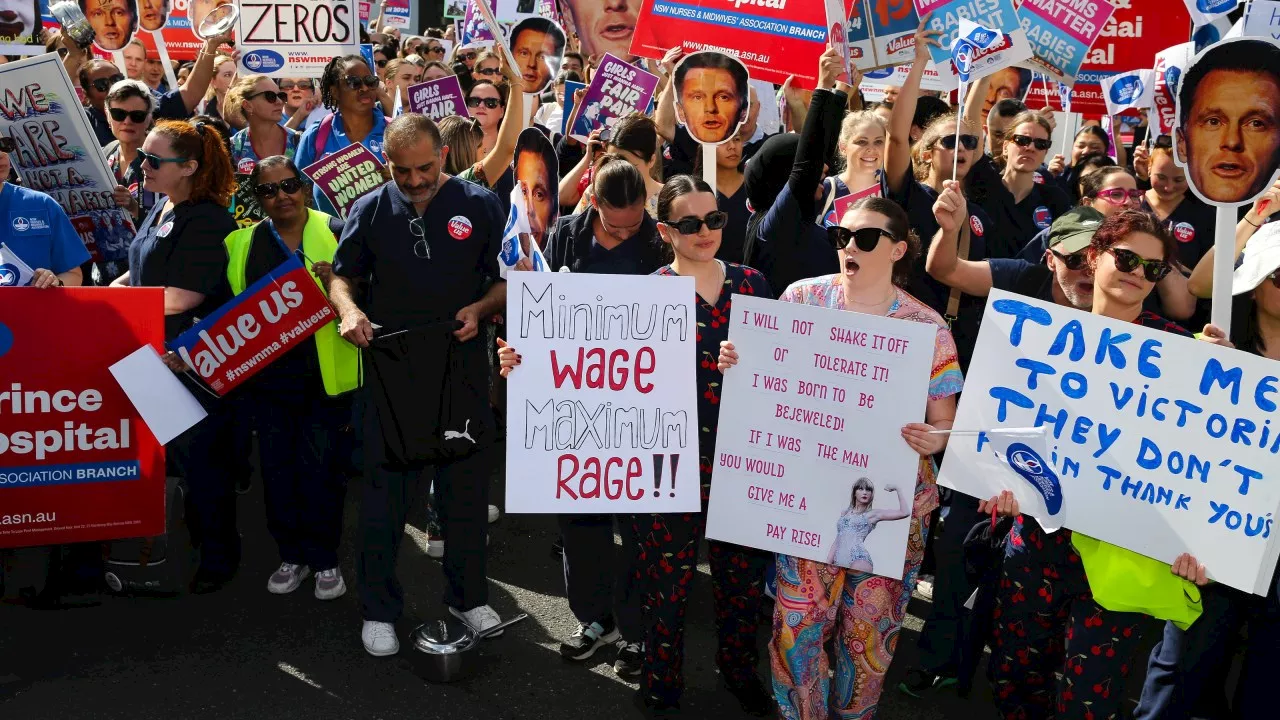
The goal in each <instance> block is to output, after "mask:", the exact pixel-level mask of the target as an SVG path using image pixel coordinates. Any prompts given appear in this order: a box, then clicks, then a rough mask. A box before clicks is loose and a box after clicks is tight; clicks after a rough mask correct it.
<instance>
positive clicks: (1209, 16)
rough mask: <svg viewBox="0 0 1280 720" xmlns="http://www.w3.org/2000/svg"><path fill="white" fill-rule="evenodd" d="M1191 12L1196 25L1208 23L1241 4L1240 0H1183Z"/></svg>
mask: <svg viewBox="0 0 1280 720" xmlns="http://www.w3.org/2000/svg"><path fill="white" fill-rule="evenodd" d="M1182 1H1183V2H1184V3H1186V4H1187V10H1188V11H1189V12H1190V13H1191V22H1192V23H1194V24H1196V25H1208V24H1209V23H1211V22H1213V21H1214V20H1216V19H1218V18H1220V17H1222V16H1224V15H1226V14H1227V13H1229V12H1231V11H1232V10H1235V9H1236V6H1237V5H1239V4H1240V0H1182Z"/></svg>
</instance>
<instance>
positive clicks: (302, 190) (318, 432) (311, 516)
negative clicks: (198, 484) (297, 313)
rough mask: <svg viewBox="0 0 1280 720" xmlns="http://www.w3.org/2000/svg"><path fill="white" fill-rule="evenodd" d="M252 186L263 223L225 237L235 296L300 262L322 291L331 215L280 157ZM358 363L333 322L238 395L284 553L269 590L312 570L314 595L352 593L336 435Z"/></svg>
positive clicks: (258, 166)
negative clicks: (341, 562) (253, 434)
mask: <svg viewBox="0 0 1280 720" xmlns="http://www.w3.org/2000/svg"><path fill="white" fill-rule="evenodd" d="M249 182H250V184H251V185H252V186H253V191H254V194H255V195H257V196H258V201H259V202H260V203H261V204H262V209H263V211H264V212H265V213H266V215H267V219H266V220H264V221H262V222H260V223H257V224H256V225H254V226H252V227H248V228H243V229H240V230H237V231H235V232H233V233H231V234H230V235H229V236H227V238H226V241H225V244H226V249H227V255H228V257H229V258H230V260H229V264H228V266H227V280H228V282H229V283H230V285H231V292H232V294H239V293H241V292H243V291H244V290H245V288H247V287H250V286H252V285H253V284H254V283H255V282H256V281H258V280H259V279H260V278H262V277H265V276H266V275H268V274H270V273H271V271H273V270H274V269H276V268H277V267H279V266H280V264H281V263H283V262H285V261H286V260H289V259H290V258H294V257H296V258H298V259H299V260H301V261H302V264H303V266H304V267H306V268H307V269H308V270H309V271H310V273H311V276H312V279H313V280H315V282H316V284H317V285H319V286H320V288H321V290H326V288H327V283H328V279H329V275H330V273H331V271H332V262H333V256H334V253H335V252H336V250H337V246H338V240H337V238H336V237H335V236H334V234H333V231H332V230H331V228H332V227H333V225H334V222H333V220H334V219H333V218H332V217H330V216H328V215H325V214H324V213H321V212H318V211H315V210H312V209H310V207H309V205H310V187H308V186H309V185H310V183H308V182H307V181H306V180H305V179H304V178H303V176H302V173H300V172H299V171H298V168H297V166H296V165H294V164H293V161H292V160H290V159H289V158H287V157H284V156H283V155H273V156H270V157H267V158H264V159H262V160H260V161H258V162H257V163H255V164H254V167H253V170H252V172H251V173H250V175H249ZM359 362H360V360H359V351H358V350H357V349H356V348H355V346H354V345H352V344H350V343H348V342H347V341H346V340H343V339H342V337H341V336H340V335H339V334H338V326H337V323H329V324H328V325H325V326H324V327H322V328H320V331H319V332H318V333H316V334H315V335H313V336H312V337H310V338H308V339H307V340H305V341H303V342H301V343H297V344H296V345H291V346H290V347H289V349H288V350H286V351H285V353H284V354H283V355H282V356H281V357H280V358H279V359H278V360H274V361H273V362H272V363H271V365H269V366H268V367H267V368H266V369H264V370H262V371H261V372H260V373H258V374H257V375H255V376H254V377H252V378H250V379H249V380H248V381H246V382H245V385H244V387H243V388H242V389H240V390H239V391H238V393H239V395H240V396H241V397H242V398H244V400H245V402H246V403H247V404H248V406H249V410H250V412H251V413H252V416H253V418H254V425H255V427H256V429H257V432H258V439H259V447H260V449H261V455H262V457H261V461H262V480H263V493H264V496H265V498H266V509H267V528H268V529H269V530H270V531H271V536H272V537H273V538H274V539H275V541H276V545H277V547H278V548H279V551H280V560H281V563H280V567H279V568H278V569H277V570H276V571H275V572H274V573H273V574H272V575H271V577H270V579H269V580H268V581H267V590H268V592H271V593H273V594H277V595H283V594H287V593H291V592H293V591H294V590H297V589H298V587H299V585H301V583H302V582H303V581H304V580H305V579H306V578H307V577H308V576H309V575H311V574H312V573H314V574H315V576H316V583H315V596H316V597H317V598H319V599H321V600H332V599H334V598H337V597H339V596H341V595H342V594H344V593H345V592H346V584H345V582H344V581H343V578H342V572H341V571H340V570H339V569H338V546H339V540H340V539H341V536H342V501H343V496H344V494H345V492H346V488H345V480H344V478H343V476H342V471H341V468H342V467H344V466H345V464H344V461H343V459H342V458H341V457H340V456H339V452H340V450H341V448H343V447H345V443H343V442H340V440H339V429H340V428H341V427H342V426H344V425H345V424H346V423H347V422H348V421H349V419H350V416H351V404H350V402H349V401H348V399H347V398H343V397H340V396H343V395H344V394H346V393H349V392H350V391H352V390H355V389H356V388H357V387H358V386H359V385H360V369H359V367H360V366H359Z"/></svg>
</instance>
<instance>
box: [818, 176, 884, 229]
mask: <svg viewBox="0 0 1280 720" xmlns="http://www.w3.org/2000/svg"><path fill="white" fill-rule="evenodd" d="M881 195H882V193H881V191H880V185H879V184H878V183H877V184H875V185H872V186H871V187H868V188H863V189H861V190H858V191H857V192H851V193H849V194H848V195H841V196H840V197H838V198H836V199H835V200H832V201H831V212H829V213H827V217H826V218H825V222H826V224H828V225H839V224H840V219H841V218H843V217H844V214H845V213H847V212H849V208H851V207H853V204H854V203H856V202H858V201H859V200H861V199H862V198H869V197H881Z"/></svg>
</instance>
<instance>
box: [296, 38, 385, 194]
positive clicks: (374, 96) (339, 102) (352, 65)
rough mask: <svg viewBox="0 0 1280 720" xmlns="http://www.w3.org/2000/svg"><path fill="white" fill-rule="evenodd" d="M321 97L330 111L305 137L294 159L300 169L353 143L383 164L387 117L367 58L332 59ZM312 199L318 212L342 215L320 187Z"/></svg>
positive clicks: (300, 142)
mask: <svg viewBox="0 0 1280 720" xmlns="http://www.w3.org/2000/svg"><path fill="white" fill-rule="evenodd" d="M320 97H321V102H322V103H323V104H324V106H325V107H326V108H328V109H329V111H330V112H329V114H328V115H326V116H325V117H324V119H323V120H321V121H320V122H318V123H316V125H315V126H313V127H311V128H308V129H307V131H306V132H305V133H303V134H302V139H301V140H300V141H299V142H298V152H297V154H296V155H295V156H294V160H295V162H296V163H297V165H298V167H301V168H305V167H308V166H309V165H311V164H312V163H314V162H316V161H317V160H321V159H323V158H325V157H328V156H329V155H332V154H333V153H335V152H338V151H339V150H341V149H343V148H345V147H347V146H348V145H351V144H352V143H360V144H361V145H363V146H364V147H365V149H367V150H368V151H369V152H371V153H373V154H374V155H376V156H377V157H378V160H379V161H380V162H381V161H382V160H383V150H382V142H383V133H384V132H385V131H386V128H387V116H386V115H384V114H383V113H382V106H381V105H380V104H379V102H378V76H377V75H375V74H374V73H373V72H372V71H371V70H370V69H369V65H368V64H367V63H366V62H365V60H364V58H363V57H362V56H360V55H341V56H339V57H335V58H333V59H332V60H330V61H329V64H327V65H325V67H324V74H323V75H321V77H320ZM312 197H313V198H314V200H315V207H316V209H318V210H320V211H321V212H323V213H326V214H328V215H335V216H336V215H337V214H338V211H337V210H336V209H335V208H334V207H333V204H332V203H330V202H329V199H328V198H326V197H325V196H324V193H322V192H320V188H315V189H314V190H313V191H312Z"/></svg>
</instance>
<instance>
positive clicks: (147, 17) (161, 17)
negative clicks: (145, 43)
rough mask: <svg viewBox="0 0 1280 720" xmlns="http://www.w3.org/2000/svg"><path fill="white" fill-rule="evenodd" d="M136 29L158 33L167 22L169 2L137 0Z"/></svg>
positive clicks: (163, 0)
mask: <svg viewBox="0 0 1280 720" xmlns="http://www.w3.org/2000/svg"><path fill="white" fill-rule="evenodd" d="M137 3H138V27H140V28H142V29H143V30H146V31H148V32H158V31H159V30H160V29H161V28H163V27H164V24H165V23H166V22H168V21H169V0H137Z"/></svg>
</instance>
